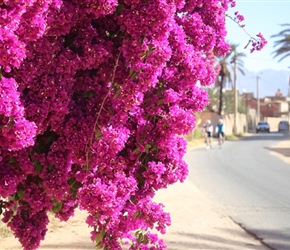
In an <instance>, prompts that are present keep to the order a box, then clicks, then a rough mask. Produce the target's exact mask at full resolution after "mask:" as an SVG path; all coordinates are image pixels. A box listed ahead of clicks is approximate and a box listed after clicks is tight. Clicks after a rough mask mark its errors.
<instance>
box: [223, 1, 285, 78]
mask: <svg viewBox="0 0 290 250" xmlns="http://www.w3.org/2000/svg"><path fill="white" fill-rule="evenodd" d="M235 11H238V12H239V13H240V14H242V15H243V16H244V18H245V20H244V21H243V24H245V25H246V26H245V30H246V32H247V33H249V34H250V35H251V36H252V37H256V34H258V33H259V32H261V33H262V34H263V36H264V37H265V38H266V40H267V41H268V43H267V44H266V46H265V47H264V48H263V50H262V51H255V52H253V53H250V51H249V48H250V46H249V48H248V49H244V47H245V45H246V44H247V42H248V40H249V38H250V37H249V35H247V34H246V33H245V32H244V30H243V29H241V28H240V27H238V25H237V24H236V23H235V22H234V21H232V20H231V19H230V18H227V21H226V22H227V31H228V35H227V38H226V39H227V40H228V41H229V42H231V43H234V44H239V47H238V51H239V52H244V53H245V54H246V57H245V58H244V59H243V61H244V67H245V68H246V69H248V70H250V71H254V72H259V71H263V70H265V69H274V70H287V71H289V73H290V68H289V67H290V57H289V58H286V59H284V60H282V61H281V62H278V61H279V59H280V57H278V58H273V56H274V55H273V54H272V53H273V51H275V48H274V42H275V41H276V40H277V39H275V38H271V36H272V35H275V34H278V33H279V32H280V31H282V30H283V29H285V27H282V26H280V24H285V23H288V24H290V0H272V1H270V0H256V1H255V0H236V7H234V8H230V9H229V11H228V14H229V15H230V16H232V17H234V14H233V13H234V12H235Z"/></svg>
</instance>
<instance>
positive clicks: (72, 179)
mask: <svg viewBox="0 0 290 250" xmlns="http://www.w3.org/2000/svg"><path fill="white" fill-rule="evenodd" d="M233 3H234V2H233V1H232V0H223V1H219V0H203V1H202V0H198V1H184V0H154V1H145V2H144V1H140V0H119V1H117V0H101V1H91V0H83V1H66V0H63V1H61V0H41V1H40V0H19V1H17V2H15V1H4V2H3V3H2V5H1V6H0V13H1V15H0V16H1V17H0V24H1V25H0V27H1V28H0V53H1V59H0V67H1V68H0V71H1V72H0V73H1V79H0V95H1V98H0V196H1V197H7V196H10V201H9V202H1V203H0V206H1V207H2V208H4V210H5V212H4V216H3V222H5V223H7V224H8V226H9V227H10V228H11V229H12V230H13V231H14V234H15V236H16V237H17V238H18V239H19V241H20V242H21V244H22V246H23V248H24V249H27V250H28V249H29V250H32V249H37V248H38V247H39V245H40V242H41V240H43V239H44V237H45V233H46V231H47V224H48V223H49V221H48V217H47V213H48V211H53V212H54V213H55V216H56V217H57V218H59V219H60V220H68V219H69V218H70V217H71V216H73V214H74V209H75V208H76V207H79V208H80V209H85V210H87V211H88V213H89V216H88V218H87V221H86V222H87V224H88V225H89V226H90V227H91V228H92V234H91V239H92V240H93V241H95V243H96V244H97V245H98V247H100V248H101V247H102V248H104V249H115V250H118V249H121V245H122V242H127V244H129V245H130V247H131V248H130V249H165V248H166V246H165V244H164V242H163V241H162V240H159V239H158V237H157V235H155V234H153V233H152V232H151V231H153V230H154V229H157V230H158V231H159V232H160V233H162V234H163V233H165V232H166V227H167V226H168V225H170V217H169V214H167V213H166V212H164V211H163V206H162V204H156V203H154V202H153V201H152V198H153V196H154V194H155V192H156V191H157V190H158V189H161V188H166V187H167V186H168V185H170V184H173V183H175V182H178V181H181V182H182V181H184V180H185V178H186V176H187V174H188V168H187V165H186V163H185V162H184V160H183V156H184V154H185V151H186V142H185V140H184V139H183V138H182V136H183V135H184V134H187V133H188V132H189V131H191V130H192V129H193V128H194V127H195V116H194V113H195V112H197V111H201V110H202V109H203V108H204V106H205V105H206V104H207V102H208V99H207V95H206V92H205V91H204V90H203V89H202V88H201V87H200V86H208V85H210V84H212V83H213V82H214V79H215V74H216V73H215V68H214V58H215V56H217V55H224V54H226V53H227V51H228V49H229V45H228V44H227V43H226V42H225V35H226V30H225V20H224V19H225V16H224V13H225V11H226V10H227V8H228V6H229V5H233Z"/></svg>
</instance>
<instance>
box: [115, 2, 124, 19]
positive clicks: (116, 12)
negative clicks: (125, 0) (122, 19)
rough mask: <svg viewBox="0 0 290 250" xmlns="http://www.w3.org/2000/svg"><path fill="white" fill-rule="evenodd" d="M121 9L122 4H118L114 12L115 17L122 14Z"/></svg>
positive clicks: (122, 7)
mask: <svg viewBox="0 0 290 250" xmlns="http://www.w3.org/2000/svg"><path fill="white" fill-rule="evenodd" d="M123 9H124V4H119V5H118V6H117V9H116V11H115V15H116V16H119V15H120V14H121V13H122V11H123Z"/></svg>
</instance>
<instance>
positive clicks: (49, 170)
mask: <svg viewBox="0 0 290 250" xmlns="http://www.w3.org/2000/svg"><path fill="white" fill-rule="evenodd" d="M47 169H48V172H49V173H51V172H52V171H53V170H54V169H55V166H54V165H49V166H48V167H47Z"/></svg>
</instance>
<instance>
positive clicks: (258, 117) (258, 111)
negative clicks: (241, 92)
mask: <svg viewBox="0 0 290 250" xmlns="http://www.w3.org/2000/svg"><path fill="white" fill-rule="evenodd" d="M259 121H260V98H259V76H257V123H258V122H259Z"/></svg>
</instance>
